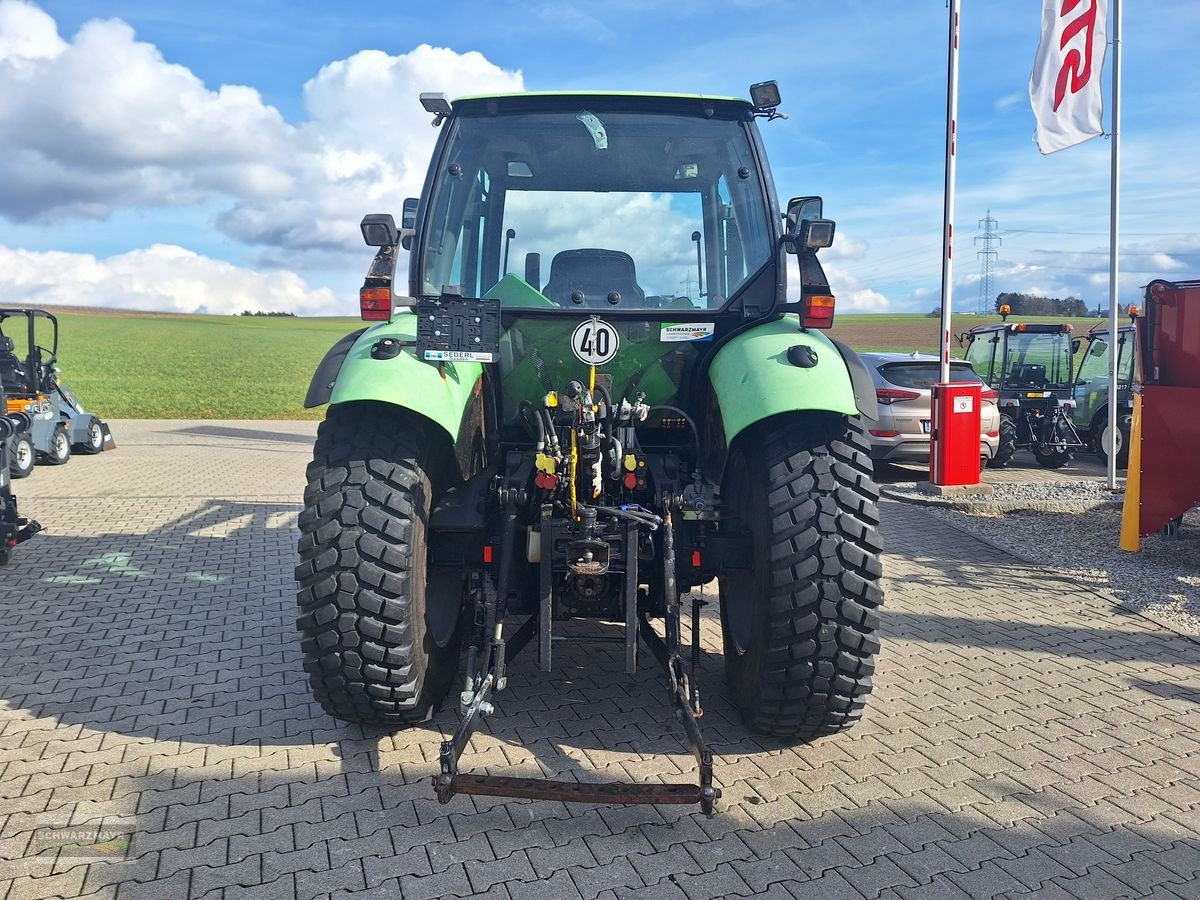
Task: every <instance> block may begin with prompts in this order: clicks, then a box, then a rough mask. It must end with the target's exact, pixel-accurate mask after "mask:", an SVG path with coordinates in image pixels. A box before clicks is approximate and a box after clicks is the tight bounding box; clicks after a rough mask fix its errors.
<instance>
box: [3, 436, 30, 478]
mask: <svg viewBox="0 0 1200 900" xmlns="http://www.w3.org/2000/svg"><path fill="white" fill-rule="evenodd" d="M12 441H13V442H12V444H11V445H10V446H9V448H8V449H9V453H8V474H9V475H11V476H12V477H13V478H28V477H29V476H30V475H32V474H33V465H34V463H35V462H36V461H37V454H36V453H35V452H34V450H33V439H32V438H30V437H29V433H28V432H22V433H21V434H18V435H17V436H16V437H14V438H13V439H12Z"/></svg>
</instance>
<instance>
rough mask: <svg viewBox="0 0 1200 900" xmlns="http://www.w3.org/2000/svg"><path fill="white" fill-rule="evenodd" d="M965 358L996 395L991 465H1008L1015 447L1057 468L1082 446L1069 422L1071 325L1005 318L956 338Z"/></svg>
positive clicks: (1071, 402) (1040, 461)
mask: <svg viewBox="0 0 1200 900" xmlns="http://www.w3.org/2000/svg"><path fill="white" fill-rule="evenodd" d="M958 342H959V344H960V345H962V346H964V347H966V357H967V361H968V362H970V363H971V365H972V366H974V368H975V371H976V372H977V373H978V374H979V375H980V376H981V377H982V378H983V380H984V381H986V382H987V383H988V384H989V385H991V386H992V388H993V389H994V390H996V391H997V393H998V394H999V400H998V403H999V406H1000V446H999V448H998V449H997V451H996V454H995V455H994V456H993V457H992V458H991V459H990V460H989V461H988V465H989V466H993V467H998V466H1006V465H1008V463H1009V462H1010V461H1011V460H1012V458H1013V455H1014V454H1015V453H1016V452H1017V451H1018V450H1022V449H1025V450H1029V451H1031V452H1032V453H1033V455H1034V458H1036V459H1037V461H1038V462H1039V463H1041V464H1042V465H1043V466H1045V467H1047V468H1050V469H1057V468H1058V467H1059V466H1062V465H1065V464H1066V463H1068V462H1070V460H1071V452H1072V450H1074V449H1075V448H1077V447H1082V446H1083V442H1082V441H1081V440H1080V438H1079V433H1078V432H1077V431H1076V430H1075V426H1074V425H1073V424H1072V423H1071V415H1070V411H1071V410H1072V409H1073V408H1074V406H1075V400H1074V398H1073V392H1072V384H1073V378H1072V374H1073V368H1072V362H1071V359H1072V357H1071V326H1070V325H1043V324H1027V323H1024V322H1021V323H1016V322H1005V323H1003V324H1000V325H980V326H978V327H976V328H972V329H971V330H970V331H968V332H966V333H965V334H961V335H959V337H958Z"/></svg>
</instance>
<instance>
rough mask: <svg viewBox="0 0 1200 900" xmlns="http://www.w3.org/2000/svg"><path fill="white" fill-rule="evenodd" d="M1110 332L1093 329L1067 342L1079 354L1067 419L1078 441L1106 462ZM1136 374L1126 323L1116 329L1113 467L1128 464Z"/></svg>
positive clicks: (1109, 444)
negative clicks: (1069, 412)
mask: <svg viewBox="0 0 1200 900" xmlns="http://www.w3.org/2000/svg"><path fill="white" fill-rule="evenodd" d="M1110 341H1111V332H1110V331H1109V328H1108V326H1107V325H1097V326H1096V327H1095V328H1093V329H1092V330H1091V331H1089V332H1088V333H1087V336H1086V337H1085V338H1083V339H1082V340H1081V339H1079V338H1076V339H1075V340H1074V341H1072V342H1071V347H1072V349H1073V350H1074V352H1076V353H1078V352H1080V351H1082V353H1083V355H1082V356H1081V357H1080V360H1079V368H1078V369H1077V370H1076V373H1075V395H1074V396H1075V409H1074V410H1073V411H1072V414H1071V418H1072V419H1073V420H1074V422H1075V426H1076V428H1077V430H1078V431H1079V437H1080V440H1082V441H1083V443H1084V444H1085V445H1087V446H1088V447H1090V448H1091V449H1092V450H1094V451H1095V452H1096V453H1097V454H1099V455H1100V458H1101V459H1103V460H1106V461H1107V459H1108V454H1109V452H1110V448H1111V447H1113V436H1112V435H1111V434H1109V433H1108V347H1109V343H1110ZM1136 371H1137V337H1136V329H1135V326H1134V325H1133V324H1132V323H1130V324H1129V325H1123V326H1121V327H1120V328H1118V329H1117V434H1116V453H1117V466H1118V467H1120V468H1124V467H1125V465H1126V464H1127V463H1128V461H1129V431H1130V428H1131V427H1132V424H1133V385H1134V373H1135V372H1136Z"/></svg>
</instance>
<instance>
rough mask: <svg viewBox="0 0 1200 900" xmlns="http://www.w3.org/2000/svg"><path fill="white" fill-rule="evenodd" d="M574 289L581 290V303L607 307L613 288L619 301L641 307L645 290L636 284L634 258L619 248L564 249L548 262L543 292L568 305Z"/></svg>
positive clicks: (570, 303) (644, 300)
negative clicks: (547, 277)
mask: <svg viewBox="0 0 1200 900" xmlns="http://www.w3.org/2000/svg"><path fill="white" fill-rule="evenodd" d="M575 291H582V292H583V303H582V304H581V305H583V306H600V307H604V306H609V305H610V304H609V302H608V295H609V294H610V293H612V292H613V291H616V292H617V293H619V294H620V295H621V302H622V303H625V304H628V305H630V306H644V305H645V303H646V292H645V291H643V290H642V289H641V288H640V287H638V283H637V275H636V273H635V271H634V266H633V257H632V256H630V255H629V254H628V253H624V252H622V251H620V250H599V249H583V250H563V251H562V252H561V253H556V254H554V259H553V260H552V261H551V262H550V278H549V279H548V280H547V281H546V286H545V287H543V288H542V293H543V294H545V295H546V296H547V297H549V298H550V299H551V300H553V301H554V302H555V303H557V304H558V305H559V306H566V307H571V306H575V305H576V304H575V303H574V302H572V300H571V294H573V293H574V292H575Z"/></svg>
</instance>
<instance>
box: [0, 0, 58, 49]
mask: <svg viewBox="0 0 1200 900" xmlns="http://www.w3.org/2000/svg"><path fill="white" fill-rule="evenodd" d="M66 48H67V45H66V44H65V43H63V41H62V39H61V38H60V37H59V36H58V29H57V28H56V27H55V26H54V20H53V19H51V18H50V17H49V16H47V15H46V14H45V13H43V12H42V11H41V10H40V9H38V8H37V7H35V6H32V5H31V4H29V3H24V2H21V0H16V2H11V3H0V60H4V61H7V62H8V63H9V65H19V64H21V63H22V62H23V61H27V60H37V59H52V58H54V57H55V56H57V55H58V54H60V53H62V52H63V50H65V49H66Z"/></svg>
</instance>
